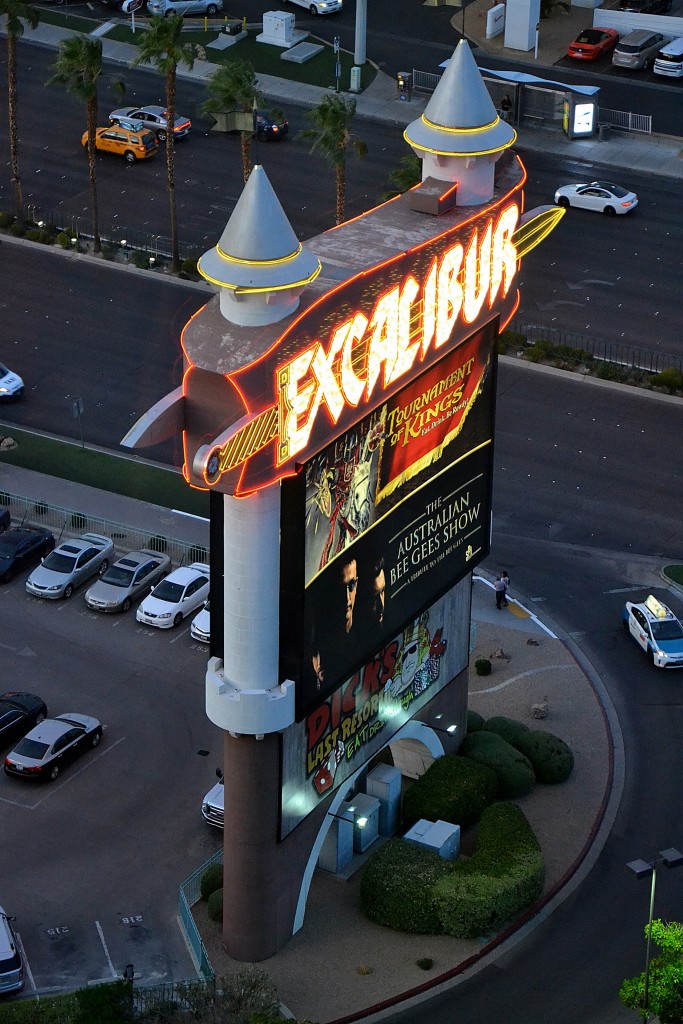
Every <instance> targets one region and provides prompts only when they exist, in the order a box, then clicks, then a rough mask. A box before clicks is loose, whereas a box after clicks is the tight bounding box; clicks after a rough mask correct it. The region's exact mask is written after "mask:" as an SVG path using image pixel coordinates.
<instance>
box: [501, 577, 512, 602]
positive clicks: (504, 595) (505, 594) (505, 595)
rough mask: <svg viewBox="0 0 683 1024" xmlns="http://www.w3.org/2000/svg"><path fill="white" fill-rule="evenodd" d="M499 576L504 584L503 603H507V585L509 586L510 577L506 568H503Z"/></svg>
mask: <svg viewBox="0 0 683 1024" xmlns="http://www.w3.org/2000/svg"><path fill="white" fill-rule="evenodd" d="M500 578H501V580H502V581H503V584H504V586H505V593H504V594H503V604H504V605H507V603H508V587H509V586H510V577H509V576H508V571H507V569H503V571H502V573H501V574H500Z"/></svg>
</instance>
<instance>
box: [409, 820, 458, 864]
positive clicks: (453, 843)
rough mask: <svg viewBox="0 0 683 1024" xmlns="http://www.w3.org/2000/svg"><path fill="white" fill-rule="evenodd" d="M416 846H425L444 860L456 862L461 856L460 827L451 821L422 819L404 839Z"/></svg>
mask: <svg viewBox="0 0 683 1024" xmlns="http://www.w3.org/2000/svg"><path fill="white" fill-rule="evenodd" d="M403 838H404V839H405V840H406V842H408V843H413V844H414V845H415V846H425V847H426V848H427V849H428V850H433V851H434V853H438V855H439V857H441V858H442V859H443V860H455V859H456V858H457V857H458V855H459V854H460V826H459V825H452V824H451V823H450V821H441V820H439V821H427V820H426V819H425V818H420V820H419V821H416V822H415V824H414V825H413V827H412V828H411V829H409V830H408V831H407V832H406V834H405V835H404V837H403Z"/></svg>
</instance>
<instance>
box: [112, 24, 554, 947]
mask: <svg viewBox="0 0 683 1024" xmlns="http://www.w3.org/2000/svg"><path fill="white" fill-rule="evenodd" d="M515 138H516V136H515V132H514V130H513V129H512V128H511V127H510V126H509V125H508V124H507V123H505V122H503V121H501V120H500V118H499V117H498V115H497V113H496V110H495V108H494V105H493V102H492V101H491V98H490V97H489V94H488V92H487V90H486V87H485V85H484V82H483V80H482V78H481V75H480V73H479V70H478V68H477V66H476V64H475V62H474V59H473V57H472V55H471V52H470V49H469V47H468V45H467V44H466V43H464V42H461V43H460V44H459V45H458V47H457V49H456V51H455V53H454V56H453V59H452V60H451V61H450V63H449V65H448V68H447V70H446V72H445V73H444V75H443V77H442V79H441V81H440V83H439V85H438V86H437V88H436V90H435V92H434V94H433V96H432V97H431V99H430V101H429V103H428V104H427V107H426V109H425V112H424V114H423V115H422V117H420V118H419V119H417V120H415V121H413V122H412V124H410V125H409V126H408V128H407V129H406V131H405V139H406V141H407V142H408V143H409V145H410V146H411V147H412V148H413V150H414V151H415V153H416V154H417V155H418V156H419V157H420V158H421V160H422V178H423V180H422V182H421V183H420V184H419V185H418V186H417V187H415V188H414V189H412V190H410V191H409V192H407V193H405V194H404V195H401V196H399V197H397V198H396V199H393V200H391V201H389V202H387V203H384V204H383V205H381V206H379V207H377V208H376V209H373V210H369V211H368V212H367V213H365V214H363V215H362V216H360V217H357V218H355V219H354V220H351V221H348V222H346V223H344V224H342V225H340V226H339V227H336V228H333V229H332V230H330V231H326V232H324V233H323V234H322V235H319V236H317V237H315V238H312V239H310V240H308V241H307V242H306V243H305V244H304V245H302V244H301V243H300V242H299V241H298V239H297V238H296V236H295V234H294V232H293V230H292V228H291V225H290V224H289V222H288V220H287V217H286V215H285V213H284V210H283V209H282V207H281V205H280V203H279V201H278V199H277V197H276V195H275V192H274V190H273V188H272V186H271V184H270V182H269V180H268V177H267V175H266V172H265V170H264V169H263V167H260V166H257V167H254V169H253V171H252V173H251V176H250V177H249V180H248V182H247V184H246V185H245V187H244V191H243V193H242V195H241V196H240V199H239V201H238V202H237V205H236V206H235V209H234V211H233V213H232V215H231V217H230V220H229V221H228V224H227V225H226V227H225V230H224V231H223V234H222V235H221V237H220V239H219V241H218V243H217V245H216V246H215V248H213V249H211V250H210V251H209V252H207V253H205V254H204V255H203V256H202V257H201V259H200V260H199V264H198V267H199V271H200V273H201V274H202V275H203V276H204V277H205V278H206V279H207V280H208V281H210V282H211V283H212V284H213V285H215V286H216V289H217V294H216V295H215V296H214V297H213V298H212V299H210V300H209V302H207V304H206V305H205V306H204V307H203V308H202V309H201V310H200V311H199V312H198V313H197V314H196V315H195V316H194V317H193V318H192V319H191V320H190V321H189V322H188V323H187V324H186V325H185V328H184V330H183V332H182V338H181V344H182V349H183V358H184V374H183V383H182V386H181V387H179V388H178V389H177V390H176V391H174V392H173V393H171V394H170V395H167V396H166V397H165V398H163V399H162V400H161V401H159V402H158V403H157V404H156V405H155V406H154V407H153V408H152V409H151V410H150V411H149V412H148V413H146V414H145V415H144V416H143V417H142V418H141V419H140V420H139V422H138V423H137V424H136V425H135V426H134V427H133V428H132V430H131V431H130V432H129V433H128V434H127V436H126V438H125V439H124V444H126V445H128V446H129V447H144V446H147V445H153V444H156V443H158V442H159V441H162V440H164V439H166V438H168V437H170V436H172V435H174V434H176V435H177V434H178V433H181V434H182V438H183V451H184V467H183V472H184V475H185V479H186V480H187V483H188V485H190V486H193V487H198V488H204V489H207V490H209V491H211V492H212V493H211V552H210V562H211V588H212V589H211V647H210V658H209V662H208V667H207V672H206V712H207V715H208V716H209V718H210V719H211V721H212V722H214V723H215V724H216V725H218V726H219V727H220V728H221V729H222V730H223V732H224V776H225V784H224V789H225V795H224V800H225V828H224V900H223V908H224V909H223V943H224V946H225V948H226V950H227V952H228V953H229V954H230V955H231V956H233V957H235V958H237V959H241V960H252V961H256V960H263V959H265V958H267V957H269V956H272V955H273V954H274V953H275V952H276V951H277V950H278V949H279V948H281V947H282V946H283V945H284V944H285V943H286V942H287V941H288V939H289V938H290V937H291V936H292V935H293V934H294V933H295V932H296V931H297V930H298V929H299V928H301V927H302V926H303V925H304V913H305V907H306V900H307V897H308V893H309V888H310V883H311V878H312V875H313V872H314V870H315V868H316V866H317V865H318V864H320V863H324V864H325V866H326V867H328V868H330V860H332V861H334V860H335V858H337V860H338V858H339V856H340V855H341V854H340V849H341V847H340V842H341V840H340V831H339V818H340V817H342V818H343V815H340V814H339V813H338V812H339V811H340V809H342V810H343V809H344V808H346V806H347V805H346V804H345V803H344V802H345V801H346V800H347V799H348V798H349V797H350V796H351V795H353V796H354V799H356V800H359V799H361V797H362V796H363V795H365V796H366V799H367V795H366V791H367V789H368V778H369V775H368V768H369V767H370V768H371V767H372V764H371V762H373V759H376V757H377V755H378V754H379V753H380V751H383V750H385V748H389V750H390V752H391V755H392V759H393V763H394V769H395V771H396V773H397V774H400V772H403V773H405V774H415V773H416V772H415V771H414V765H415V764H416V763H418V762H419V763H420V764H421V763H422V760H421V758H420V757H417V755H418V753H419V752H420V751H422V752H424V753H425V754H428V755H429V756H430V757H432V758H433V757H438V756H440V754H442V753H444V743H445V745H446V747H447V748H448V750H449V751H455V750H457V748H458V746H459V744H460V742H461V740H462V738H463V736H464V732H465V720H466V709H467V680H466V676H467V673H466V670H467V664H468V659H469V628H470V574H471V570H472V568H473V567H474V566H475V565H477V563H478V562H479V561H481V559H483V558H484V557H485V556H486V555H487V553H488V550H489V534H490V524H491V482H492V462H493V441H494V409H495V381H496V365H497V364H496V339H497V336H498V332H499V330H501V329H502V328H503V327H504V326H505V324H506V323H508V321H509V320H510V318H511V317H512V315H513V314H514V312H515V310H516V308H517V305H518V301H519V298H518V292H517V288H516V277H517V272H518V268H519V260H520V258H521V257H522V256H523V255H524V254H525V253H526V252H528V251H529V250H530V249H531V248H533V247H534V246H535V245H536V244H538V243H539V242H540V241H541V240H542V239H543V237H545V235H546V234H547V233H548V232H549V231H550V230H552V228H553V227H554V225H555V224H556V223H557V221H558V219H559V218H560V217H561V216H562V212H563V211H561V210H558V209H556V208H555V207H544V208H540V209H537V210H534V211H532V212H531V213H526V214H525V213H524V212H523V211H524V195H523V185H524V182H525V177H526V175H525V170H524V167H523V165H522V163H521V161H520V160H519V158H518V157H517V156H516V155H515V154H514V153H513V152H512V151H511V149H510V147H511V146H512V145H513V144H514V142H515ZM437 714H438V715H443V716H447V717H448V720H449V721H450V722H451V723H453V724H452V727H451V730H450V733H449V736H448V737H446V738H445V740H443V741H442V739H441V738H440V734H439V732H437V731H435V730H433V729H431V728H430V727H429V722H430V720H432V719H433V718H434V717H435V715H437ZM411 766H412V767H411ZM389 817H390V816H389ZM383 820H384V826H383V827H386V828H389V827H391V826H390V825H387V821H388V818H387V817H386V815H385V819H383ZM330 850H331V851H332V856H331V857H330ZM332 870H334V866H333V867H332Z"/></svg>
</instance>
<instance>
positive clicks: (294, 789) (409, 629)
mask: <svg viewBox="0 0 683 1024" xmlns="http://www.w3.org/2000/svg"><path fill="white" fill-rule="evenodd" d="M469 629H470V582H469V579H467V580H463V581H462V582H461V583H460V584H458V585H457V586H455V587H453V588H452V589H451V590H450V591H449V592H448V594H446V595H445V596H444V597H442V598H440V599H439V600H438V601H437V602H436V603H435V604H434V605H432V606H431V607H430V608H428V609H427V610H426V611H425V612H423V613H422V614H421V615H418V616H416V617H415V618H414V619H412V620H411V621H410V622H409V623H408V625H407V626H406V627H405V628H404V629H402V630H401V631H400V632H399V633H398V634H397V635H396V636H394V637H392V638H391V639H390V640H389V641H388V642H387V643H386V644H384V645H383V646H382V647H381V648H380V649H379V650H378V651H377V653H376V654H375V656H374V657H373V658H372V659H370V660H369V661H368V663H367V664H365V665H364V666H363V668H362V669H360V670H359V671H358V672H356V673H354V675H353V676H351V678H349V679H348V680H346V681H345V682H344V683H343V684H342V685H341V686H340V687H338V688H337V690H336V691H335V692H334V693H333V694H331V695H330V696H329V697H327V699H325V700H323V701H319V702H318V705H317V706H316V707H315V708H313V709H312V710H311V711H310V712H309V714H308V715H307V716H306V718H305V719H304V720H303V721H302V722H299V723H298V724H297V725H293V726H291V727H290V728H289V729H287V730H286V732H285V733H284V734H283V738H282V779H283V786H282V793H281V808H280V833H281V838H284V836H286V835H287V834H288V833H289V832H291V831H292V829H294V828H295V827H296V826H297V825H298V824H299V822H301V821H303V819H304V818H305V817H306V815H308V814H310V813H311V811H313V810H315V808H316V807H317V805H318V804H319V803H320V802H321V801H322V800H325V799H326V798H327V797H328V796H329V795H330V793H331V792H333V791H334V790H335V789H336V788H337V787H338V786H340V785H341V784H342V783H343V782H344V781H345V780H346V779H348V778H349V777H350V776H351V775H353V773H354V772H355V771H357V770H358V769H359V768H362V766H363V765H364V764H366V763H367V762H368V761H369V760H370V758H371V757H373V755H374V754H376V753H377V751H378V750H380V749H381V748H382V747H383V746H385V745H386V744H387V743H388V742H389V740H390V739H391V737H392V736H394V735H395V734H396V733H397V732H398V731H399V729H401V727H402V726H403V725H405V723H406V722H408V721H409V720H410V719H411V718H412V717H413V716H414V715H415V713H416V712H417V711H419V710H420V709H421V708H423V707H424V706H425V705H426V704H427V703H428V702H429V701H430V700H431V699H432V697H434V696H435V695H436V694H437V693H439V692H440V691H441V690H443V689H444V687H445V686H447V685H448V684H449V683H450V682H451V681H452V680H453V679H454V678H455V676H457V675H458V674H459V673H460V672H462V671H464V669H465V668H466V667H467V662H468V658H469V635H470V631H469Z"/></svg>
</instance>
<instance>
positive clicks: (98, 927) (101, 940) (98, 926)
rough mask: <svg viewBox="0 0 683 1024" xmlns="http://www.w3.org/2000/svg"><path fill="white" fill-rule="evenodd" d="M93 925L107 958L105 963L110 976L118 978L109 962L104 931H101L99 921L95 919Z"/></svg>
mask: <svg viewBox="0 0 683 1024" xmlns="http://www.w3.org/2000/svg"><path fill="white" fill-rule="evenodd" d="M95 927H96V928H97V934H98V935H99V937H100V942H101V943H102V948H103V949H104V955H105V957H106V958H107V964H108V966H109V970H110V971H111V976H112V978H118V974H117V973H116V971H115V970H114V965H113V963H112V962H111V957H110V956H109V950H108V949H107V943H106V942H105V941H104V932H103V931H102V926H101V925H100V922H99V921H95Z"/></svg>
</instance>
